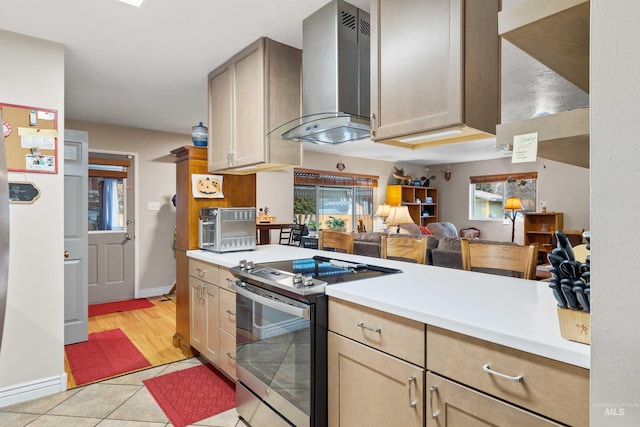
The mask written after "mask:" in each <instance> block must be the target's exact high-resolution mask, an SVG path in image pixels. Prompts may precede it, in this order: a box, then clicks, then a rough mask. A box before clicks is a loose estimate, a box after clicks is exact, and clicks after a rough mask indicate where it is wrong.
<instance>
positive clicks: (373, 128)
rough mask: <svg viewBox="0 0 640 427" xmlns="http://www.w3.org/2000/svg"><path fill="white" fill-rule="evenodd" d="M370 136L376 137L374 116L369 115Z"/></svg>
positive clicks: (372, 114)
mask: <svg viewBox="0 0 640 427" xmlns="http://www.w3.org/2000/svg"><path fill="white" fill-rule="evenodd" d="M371 136H376V114H375V113H371Z"/></svg>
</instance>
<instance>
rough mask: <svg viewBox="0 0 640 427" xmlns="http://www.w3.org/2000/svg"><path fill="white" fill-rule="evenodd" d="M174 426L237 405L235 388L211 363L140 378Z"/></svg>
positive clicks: (181, 426) (186, 423)
mask: <svg viewBox="0 0 640 427" xmlns="http://www.w3.org/2000/svg"><path fill="white" fill-rule="evenodd" d="M143 383H144V385H145V386H147V389H148V390H149V392H150V393H151V395H152V396H153V398H154V399H155V400H156V402H158V405H160V408H162V410H163V411H164V413H165V415H166V416H167V418H169V421H171V424H172V425H173V426H174V427H184V426H187V425H189V424H193V423H195V422H196V421H200V420H204V419H205V418H209V417H212V416H214V415H217V414H219V413H222V412H224V411H228V410H229V409H232V408H235V406H236V387H235V384H233V382H232V381H230V380H229V379H227V377H225V376H224V375H223V374H221V373H220V372H218V371H217V370H216V369H215V368H213V367H212V366H211V365H199V366H195V367H193V368H188V369H183V370H181V371H176V372H172V373H170V374H166V375H161V376H159V377H155V378H151V379H148V380H144V381H143Z"/></svg>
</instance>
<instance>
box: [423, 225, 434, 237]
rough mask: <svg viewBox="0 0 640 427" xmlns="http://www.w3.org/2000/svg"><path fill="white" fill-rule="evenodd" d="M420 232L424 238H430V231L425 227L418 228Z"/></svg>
mask: <svg viewBox="0 0 640 427" xmlns="http://www.w3.org/2000/svg"><path fill="white" fill-rule="evenodd" d="M420 231H421V232H422V234H424V235H425V236H431V235H432V234H431V231H429V229H428V228H427V227H425V226H424V225H421V226H420Z"/></svg>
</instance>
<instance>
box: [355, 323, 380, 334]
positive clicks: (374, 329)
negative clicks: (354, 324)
mask: <svg viewBox="0 0 640 427" xmlns="http://www.w3.org/2000/svg"><path fill="white" fill-rule="evenodd" d="M358 327H360V328H362V329H366V330H367V331H371V332H375V333H376V334H379V333H380V328H371V327H369V326H365V324H364V322H358Z"/></svg>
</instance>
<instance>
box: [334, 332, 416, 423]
mask: <svg viewBox="0 0 640 427" xmlns="http://www.w3.org/2000/svg"><path fill="white" fill-rule="evenodd" d="M328 349H329V357H328V375H329V377H328V382H329V393H328V396H329V426H335V427H337V426H340V427H347V426H403V427H411V426H416V427H420V426H424V369H422V368H420V367H418V366H415V365H412V364H410V363H407V362H405V361H403V360H400V359H398V358H396V357H393V356H391V355H388V354H386V353H383V352H381V351H378V350H375V349H373V348H370V347H367V346H365V345H363V344H360V343H358V342H356V341H353V340H350V339H347V338H345V337H343V336H341V335H338V334H336V333H334V332H329V341H328Z"/></svg>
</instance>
